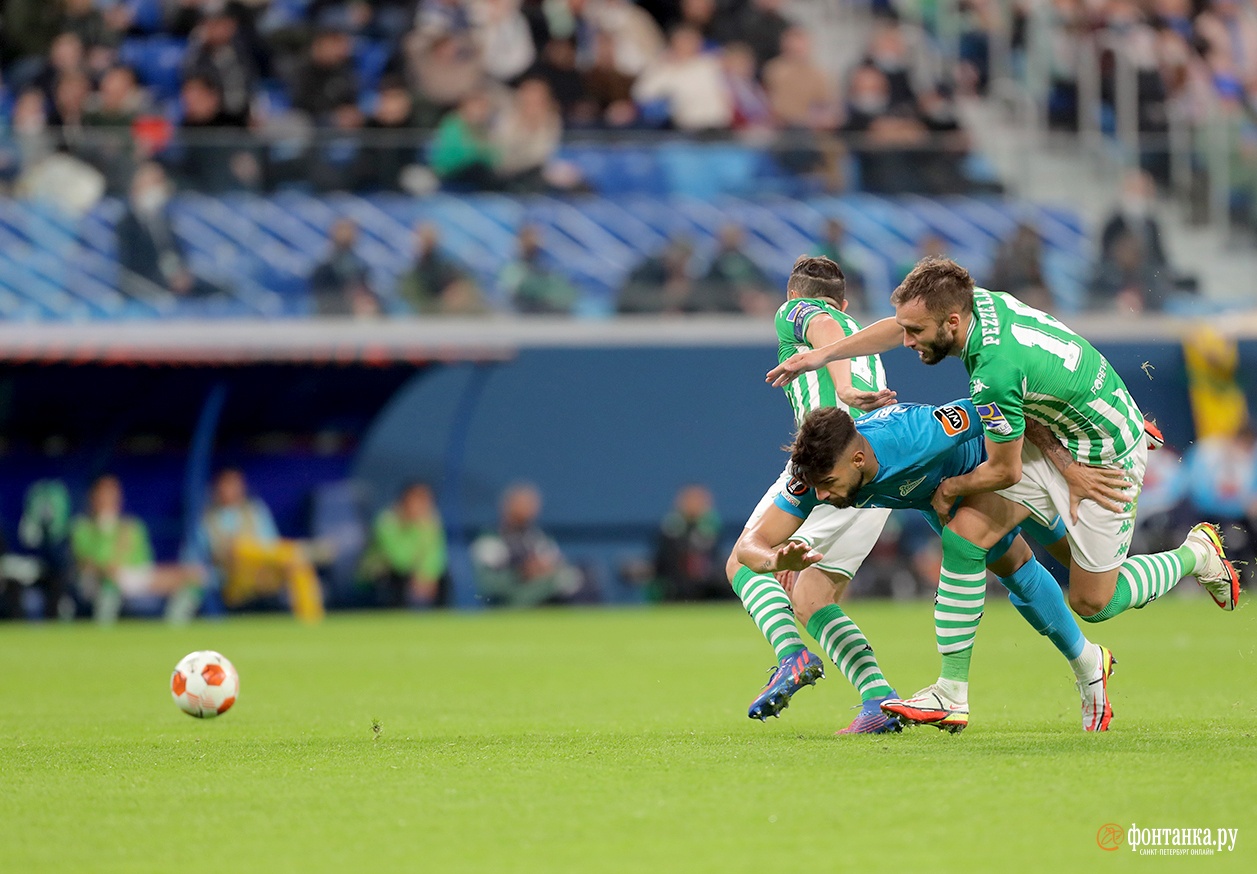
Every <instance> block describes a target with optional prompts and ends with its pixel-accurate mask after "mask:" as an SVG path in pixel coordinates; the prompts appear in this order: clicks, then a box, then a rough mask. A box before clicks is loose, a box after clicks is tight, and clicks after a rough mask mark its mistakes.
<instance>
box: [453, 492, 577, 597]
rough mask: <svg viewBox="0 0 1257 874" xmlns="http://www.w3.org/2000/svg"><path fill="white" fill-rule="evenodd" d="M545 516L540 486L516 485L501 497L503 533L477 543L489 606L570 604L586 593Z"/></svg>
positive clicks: (479, 580)
mask: <svg viewBox="0 0 1257 874" xmlns="http://www.w3.org/2000/svg"><path fill="white" fill-rule="evenodd" d="M540 515H541V492H539V491H538V490H537V487H536V486H533V485H529V484H526V483H523V484H518V485H513V486H511V487H510V488H508V489H507V490H506V491H505V492H504V493H503V494H502V504H501V516H500V521H499V523H498V530H497V531H496V532H494V533H491V534H483V535H481V536H480V537H478V538H477V539H476V540H475V541H474V542H473V543H472V545H471V560H472V565H473V566H474V568H475V573H476V589H477V591H478V592H479V595H480V597H481V598H483V599H484V600H485V601H486V602H487V603H488V604H490V605H493V606H503V607H536V606H538V605H541V604H553V603H562V602H565V601H570V600H571V599H572V598H573V597H574V596H575V595H576V594H577V593H578V592H579V591H580V590H581V587H582V584H583V581H582V579H581V574H580V571H578V570H577V569H576V568H574V567H572V566H571V565H569V564H568V563H567V562H566V561H565V560H564V558H563V553H562V552H560V550H559V547H558V544H556V543H555V542H554V540H552V539H551V538H550V537H549V536H548V535H547V534H546V533H545V532H544V531H542V530H541V527H540V526H539V525H538V524H537V520H538V518H539V517H540Z"/></svg>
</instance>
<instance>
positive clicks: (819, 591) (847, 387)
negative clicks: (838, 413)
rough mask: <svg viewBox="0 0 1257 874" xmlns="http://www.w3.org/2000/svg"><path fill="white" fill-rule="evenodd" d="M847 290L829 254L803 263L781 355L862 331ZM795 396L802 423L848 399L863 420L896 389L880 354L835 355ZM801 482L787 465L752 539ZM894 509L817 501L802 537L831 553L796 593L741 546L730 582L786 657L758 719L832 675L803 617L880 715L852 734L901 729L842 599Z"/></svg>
mask: <svg viewBox="0 0 1257 874" xmlns="http://www.w3.org/2000/svg"><path fill="white" fill-rule="evenodd" d="M845 291H846V281H845V278H844V277H843V274H842V270H841V268H839V267H838V265H837V264H836V263H834V262H833V261H831V260H829V259H828V258H808V257H806V256H805V257H803V258H800V259H799V260H798V261H796V262H795V264H794V267H793V269H792V270H791V273H790V279H789V282H788V283H787V285H786V295H787V300H786V302H785V303H784V304H782V306H781V308H780V309H779V310H778V311H777V316H776V319H775V322H776V328H777V344H778V360H785V359H787V358H789V357H790V356H791V355H794V354H795V353H796V352H799V351H803V350H810V349H812V348H814V347H816V346H823V345H825V344H827V343H831V342H833V341H835V340H838V339H841V338H842V337H845V336H847V335H849V334H854V333H855V332H856V331H858V330H860V324H859V323H858V322H857V321H856V320H855V319H853V318H851V316H849V315H847V314H846V312H845V310H846V308H847V303H846V294H845ZM786 396H787V397H788V398H789V400H790V405H791V406H792V407H793V409H794V417H795V424H796V425H797V424H798V423H800V422H802V421H803V418H804V417H805V416H806V415H807V414H808V413H809V412H810V411H812V410H814V409H817V408H819V407H835V406H842V407H844V408H845V409H847V410H848V411H849V412H850V413H851V415H852V416H853V417H856V416H859V415H860V414H861V413H862V412H863V411H867V410H873V409H877V408H878V407H881V406H885V405H886V404H889V403H893V402H894V400H895V393H894V392H892V391H888V390H887V389H886V373H885V371H884V370H883V369H882V362H881V360H880V359H879V358H878V357H877V356H876V355H870V356H865V357H861V358H857V359H855V360H853V361H850V362H848V361H845V360H844V361H836V362H834V363H833V364H832V365H830V366H828V367H823V368H821V369H820V370H819V371H818V372H816V373H809V374H808V376H807V377H806V378H805V379H800V380H798V381H797V382H796V383H794V384H792V385H791V386H789V387H788V388H787V389H786ZM793 483H794V480H793V479H792V477H791V475H790V471H789V468H788V466H787V469H786V470H783V471H782V473H781V476H780V477H778V479H777V481H776V482H774V483H773V485H772V486H771V487H770V488H769V489H768V491H767V492H765V494H764V497H763V498H762V499H761V500H760V502H759V504H757V505H756V507H755V510H754V511H753V512H752V513H751V517H750V519H748V520H747V523H746V530H744V531H743V536H745V535H746V531H747V530H750V529H751V528H752V527H754V525H755V523H756V522H757V521H758V520H759V519H760V518H761V517H762V516H763V515H764V513H765V512H767V510H768V509H769V507H771V506H772V503H773V499H774V498H776V496H777V495H778V494H780V493H782V492H783V491H787V492H788V491H789V490H790V488H791V487H792V484H793ZM889 515H890V511H889V510H883V509H876V508H875V509H867V510H856V509H839V508H837V507H823V508H818V512H816V513H813V514H811V515H810V516H809V518H808V520H807V522H806V523H805V524H804V525H803V526H802V527H801V528H800V529H799V530H798V532H797V533H796V534H795V535H794V537H793V539H795V540H798V541H800V542H802V543H805V544H807V545H808V546H809V547H811V548H814V549H816V550H818V551H820V552H822V553H824V555H825V559H824V561H822V562H821V563H820V564H819V565H818V566H817V567H813V568H808V569H806V570H804V571H802V572H801V573H800V574H799V577H798V579H797V580H796V581H795V583H794V586H793V588H792V590H791V591H790V592H789V593H787V592H786V590H785V589H784V588H783V586H782V585H781V583H780V582H778V580H777V579H776V578H775V577H774V573H775V572H776V570H777V568H776V567H771V568H769V567H759V568H749V567H745V566H743V565H742V564H740V563H739V562H738V559H737V551H738V548H737V546H735V547H734V550H733V553H732V554H731V555H730V556H729V561H728V564H727V567H726V571H727V573H728V576H729V582H730V584H731V585H732V586H733V590H734V591H735V592H736V593H737V594H738V597H739V598H741V599H742V603H743V605H744V606H745V607H746V610H747V612H748V613H749V614H750V616H751V618H752V619H753V620H754V621H755V624H756V625H757V626H759V629H760V632H761V633H762V634H763V635H764V637H765V639H767V641H768V643H769V645H771V646H772V647H773V649H774V651H775V652H776V655H777V660H778V664H777V667H776V668H774V669H773V675H772V677H771V679H770V680H769V682H768V684H767V685H766V686H765V687H764V688H763V690H761V692H760V694H759V695H758V696H756V698H755V700H754V701H752V702H751V705H750V707H749V708H748V710H747V715H748V716H750V717H751V718H752V719H764V718H766V717H768V716H776V715H778V714H779V713H780V712H781V710H782V709H784V708H785V707H786V705H787V704H788V703H789V701H790V696H791V695H793V694H794V693H795V692H796V691H797V690H798V689H799V688H801V687H802V686H803V685H806V684H810V683H812V682H815V680H816V679H818V678H819V677H821V676H823V669H822V665H823V663H822V661H821V659H820V658H819V657H818V656H816V655H815V654H813V653H812V652H810V651H809V650H808V649H807V648H806V647H805V646H804V644H803V640H802V638H801V637H800V636H799V630H798V626H797V624H796V617H797V619H798V621H800V622H802V623H803V624H804V625H805V626H806V627H807V630H808V632H809V633H810V634H811V635H812V637H814V638H815V639H816V640H817V641H818V642H819V643H820V644H821V646H822V647H823V648H824V649H825V651H826V652H827V653H828V655H829V656H830V658H831V659H832V660H833V663H834V664H835V665H837V666H838V667H839V668H840V670H842V672H843V674H844V675H845V676H846V677H847V679H848V680H849V681H850V682H851V685H853V686H854V687H855V688H856V690H857V691H859V693H860V698H861V701H862V702H863V705H862V706H863V707H864V708H865V710H869V711H871V716H872V718H871V719H870V718H865V719H863V720H862V721H861V719H860V717H857V720H856V722H853V723H852V725H851V726H848V728H847V729H844V732H853V733H854V732H856V731H861V732H865V731H885V730H888V729H897V728H898V723H897V722H894V721H891V720H887V719H885V718H883V717H882V714H881V712H880V710H879V709H878V705H880V703H881V702H882V701H883V700H886V699H888V698H891V697H893V696H894V690H893V689H892V688H891V687H890V685H889V684H888V683H887V682H886V678H885V677H884V676H883V674H882V671H881V668H880V666H879V665H878V663H877V658H876V657H875V656H874V654H873V650H872V647H870V646H869V643H868V640H867V639H866V638H865V637H864V634H863V632H861V631H860V629H859V627H858V626H857V625H856V624H855V622H853V621H852V620H851V618H850V617H848V616H847V615H846V613H845V612H844V611H843V609H842V608H841V607H840V606H839V605H838V599H839V597H840V596H841V594H842V592H843V591H844V589H845V588H846V585H847V583H848V582H850V580H851V577H852V576H854V575H855V572H856V570H858V569H859V567H860V565H861V563H862V562H863V561H864V559H865V558H866V557H867V556H868V554H869V552H870V551H871V550H872V548H873V545H874V544H875V543H876V542H877V539H878V537H879V536H880V535H881V532H882V527H883V526H884V525H885V524H886V519H887V517H888V516H889ZM740 542H741V540H740V539H739V543H740ZM862 714H863V711H862Z"/></svg>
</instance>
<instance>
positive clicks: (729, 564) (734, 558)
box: [725, 543, 742, 586]
mask: <svg viewBox="0 0 1257 874" xmlns="http://www.w3.org/2000/svg"><path fill="white" fill-rule="evenodd" d="M740 567H742V562H740V561H738V547H737V544H736V543H735V544H734V546H733V551H732V552H730V553H729V558H728V559H726V560H725V577H726V578H727V579H728V580H729V585H731V586H732V585H733V578H734V577H736V576H737V575H738V568H740Z"/></svg>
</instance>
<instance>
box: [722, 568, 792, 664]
mask: <svg viewBox="0 0 1257 874" xmlns="http://www.w3.org/2000/svg"><path fill="white" fill-rule="evenodd" d="M733 591H735V592H737V595H738V597H739V598H741V599H742V606H743V607H745V608H746V612H747V613H749V614H751V619H753V620H755V624H756V625H758V626H759V630H760V633H761V634H763V635H764V639H765V640H767V641H768V643H769V645H770V646H771V647H772V648H773V651H774V652H775V653H777V661H781V660H782V659H783V658H785V657H786V656H788V655H793V654H794V653H796V652H798V651H799V650H801V649H803V648H804V646H803V638H801V637H799V627H798V626H797V625H795V624H794V610H793V609H792V608H791V607H790V596H789V595H787V594H786V590H785V589H783V588H781V583H779V582H777V579H776V578H775V577H772V576H770V575H768V574H757V573H755V572H754V571H752V570H751V569H750V568H748V567H741V568H738V572H737V574H736V575H734V577H733Z"/></svg>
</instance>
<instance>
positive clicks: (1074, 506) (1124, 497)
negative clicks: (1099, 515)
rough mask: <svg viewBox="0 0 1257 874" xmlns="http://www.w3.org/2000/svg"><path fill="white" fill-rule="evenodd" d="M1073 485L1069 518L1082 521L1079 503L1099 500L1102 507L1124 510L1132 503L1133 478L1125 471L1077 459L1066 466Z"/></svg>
mask: <svg viewBox="0 0 1257 874" xmlns="http://www.w3.org/2000/svg"><path fill="white" fill-rule="evenodd" d="M1064 476H1065V482H1067V483H1068V484H1069V517H1070V518H1071V519H1073V520H1074V524H1077V523H1078V505H1079V504H1081V503H1082V502H1083V501H1095V502H1096V503H1097V504H1099V505H1100V507H1101V509H1104V510H1108V511H1109V512H1110V513H1121V512H1122V511H1123V510H1125V509H1126V505H1127V504H1129V503H1130V488H1131V482H1130V479H1129V478H1128V477H1127V476H1126V473H1125V471H1122V470H1118V469H1117V468H1113V467H1096V466H1093V465H1090V464H1079V463H1077V462H1075V463H1074V464H1071V465H1070V466H1069V467H1067V468H1065V473H1064Z"/></svg>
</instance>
